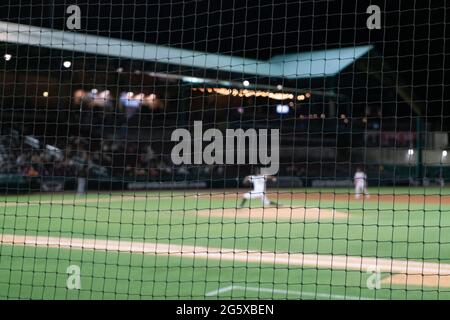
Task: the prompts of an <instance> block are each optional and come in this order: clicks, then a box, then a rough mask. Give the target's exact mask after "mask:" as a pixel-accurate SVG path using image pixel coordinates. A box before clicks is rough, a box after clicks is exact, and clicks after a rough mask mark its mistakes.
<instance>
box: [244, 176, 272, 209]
mask: <svg viewBox="0 0 450 320" xmlns="http://www.w3.org/2000/svg"><path fill="white" fill-rule="evenodd" d="M267 180H271V181H276V180H277V179H276V178H275V177H273V176H266V175H262V174H260V172H259V169H257V174H256V175H252V176H247V177H245V178H244V181H243V182H244V184H246V183H251V184H253V190H252V191H250V192H246V193H244V195H243V199H242V202H241V204H240V206H239V208H243V207H244V205H245V204H246V202H247V200H250V199H260V200H261V202H262V204H263V205H265V206H266V205H273V206H279V205H278V203H277V202H275V201H271V200H269V198H268V197H267V196H266V182H267Z"/></svg>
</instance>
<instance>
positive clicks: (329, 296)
mask: <svg viewBox="0 0 450 320" xmlns="http://www.w3.org/2000/svg"><path fill="white" fill-rule="evenodd" d="M236 290H240V291H245V292H247V291H251V292H258V293H260V292H267V293H272V295H273V294H282V295H286V296H288V295H296V296H298V297H299V298H304V297H309V298H316V299H317V298H318V299H336V300H378V299H375V298H368V297H360V296H350V295H340V294H331V293H330V294H328V293H320V292H307V291H296V290H282V289H271V288H260V287H249V286H237V285H231V286H228V287H224V288H219V289H217V290H213V291H210V292H207V293H206V294H205V296H206V297H217V296H219V295H220V294H223V293H226V292H231V291H236Z"/></svg>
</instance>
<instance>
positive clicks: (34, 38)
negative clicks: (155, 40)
mask: <svg viewBox="0 0 450 320" xmlns="http://www.w3.org/2000/svg"><path fill="white" fill-rule="evenodd" d="M0 42H8V43H14V44H21V45H32V46H40V47H46V48H51V49H59V50H67V51H75V52H84V53H89V54H95V55H103V56H111V57H117V58H124V59H134V60H141V61H154V62H156V63H166V64H171V65H180V66H186V67H193V68H201V69H211V70H219V71H223V72H230V73H240V74H245V75H252V76H263V77H276V78H278V77H279V78H287V79H306V78H316V77H328V76H334V75H336V74H338V73H339V72H341V71H342V70H343V69H344V68H346V67H348V66H349V65H351V64H352V63H353V62H354V61H355V60H357V59H358V58H360V57H362V56H363V55H365V54H367V53H368V52H369V51H370V50H371V49H372V48H373V46H371V45H367V46H356V47H347V48H338V49H330V50H322V51H308V52H301V53H294V54H285V55H277V56H274V57H272V58H271V59H269V60H255V59H247V58H242V57H236V56H230V55H224V54H214V53H206V52H199V51H192V50H185V49H179V48H174V47H168V46H161V45H155V44H147V43H142V42H134V41H127V40H121V39H117V38H107V37H100V36H95V35H89V34H83V33H79V32H72V31H61V30H54V29H48V28H41V27H35V26H29V25H23V24H16V23H10V22H3V21H0Z"/></svg>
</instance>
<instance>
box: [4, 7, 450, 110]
mask: <svg viewBox="0 0 450 320" xmlns="http://www.w3.org/2000/svg"><path fill="white" fill-rule="evenodd" d="M30 3H31V4H32V5H30ZM51 3H52V1H21V0H9V1H5V0H4V1H2V2H1V3H0V8H1V10H0V19H1V20H8V21H12V22H19V23H23V24H32V25H35V26H42V27H51V28H56V29H64V27H65V19H66V17H67V16H68V15H67V14H66V13H65V8H66V7H67V5H69V4H77V5H79V6H80V7H81V10H82V16H83V18H82V30H81V32H87V33H90V34H97V35H102V36H111V37H116V38H123V39H128V40H134V41H143V42H148V43H157V44H161V45H169V46H173V47H180V48H185V49H194V50H198V51H208V52H214V53H217V52H219V53H224V54H232V55H236V56H243V57H248V58H257V59H268V58H270V57H271V56H273V55H277V54H283V53H292V52H300V51H309V50H318V49H328V48H335V47H341V46H354V45H364V44H374V45H375V46H376V50H377V52H378V53H379V54H380V55H382V56H383V58H384V59H385V61H386V62H389V65H390V67H391V69H392V72H394V73H395V74H396V75H398V76H399V77H401V78H402V79H403V80H404V83H405V84H406V86H409V88H410V90H411V91H412V92H413V95H414V99H417V100H418V101H422V102H427V103H426V104H425V105H426V108H427V109H428V110H427V114H429V115H448V114H449V113H448V111H447V109H448V108H445V105H446V104H448V100H449V93H448V92H449V83H450V81H449V76H448V72H447V71H448V70H449V69H450V66H449V61H450V57H449V52H450V50H449V45H448V38H449V34H450V30H449V24H448V20H449V17H450V15H449V12H448V11H449V10H448V4H447V5H446V1H445V0H432V1H431V0H420V1H419V0H415V1H414V0H389V1H371V2H369V1H349V0H346V1H343V0H342V1H339V0H334V1H321V0H316V1H306V0H302V1H258V0H246V1H242V0H241V1H238V0H214V1H206V0H198V1H179V0H178V1H136V0H127V1H114V2H108V1H86V0H84V1H77V0H73V1H68V0H65V1H63V0H54V1H53V4H51ZM370 4H377V5H379V6H380V8H381V10H382V29H381V30H370V31H369V30H368V29H367V28H366V19H367V17H368V14H367V13H366V8H367V6H368V5H370ZM446 7H447V8H446ZM52 17H53V18H52Z"/></svg>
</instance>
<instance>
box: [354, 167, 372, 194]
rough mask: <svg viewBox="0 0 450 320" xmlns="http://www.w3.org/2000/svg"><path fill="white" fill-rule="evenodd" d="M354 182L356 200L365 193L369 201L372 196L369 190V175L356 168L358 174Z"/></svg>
mask: <svg viewBox="0 0 450 320" xmlns="http://www.w3.org/2000/svg"><path fill="white" fill-rule="evenodd" d="M353 180H354V184H355V199H359V198H360V197H361V194H362V193H364V195H365V196H366V199H368V198H369V197H370V195H369V191H368V190H367V175H366V174H365V173H364V171H362V169H361V168H356V173H355V176H354V178H353Z"/></svg>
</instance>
